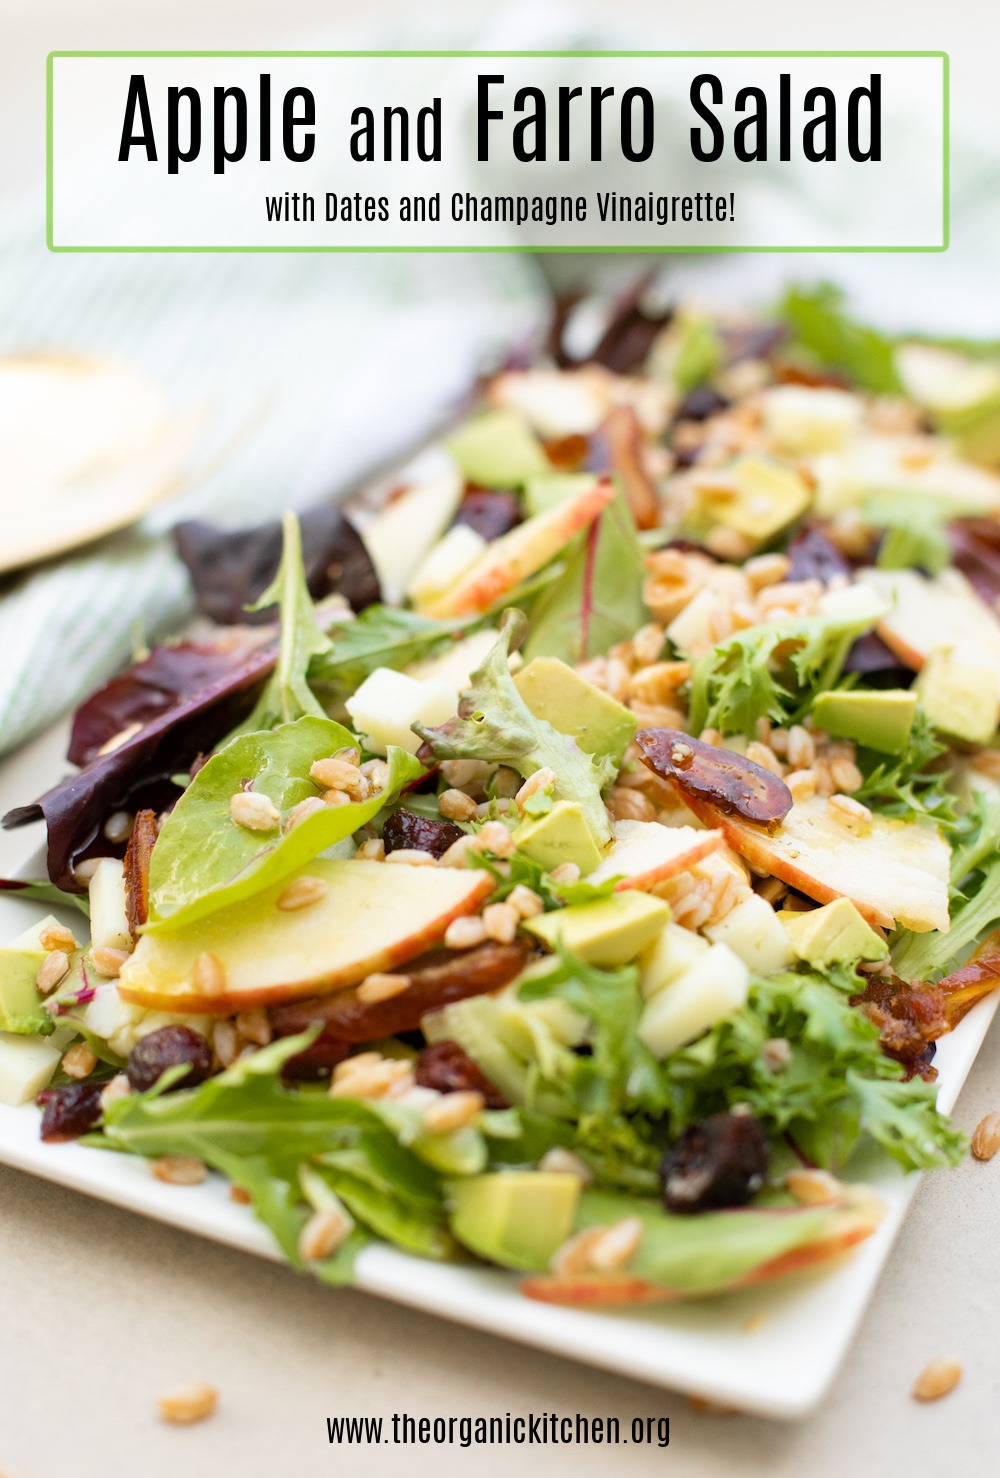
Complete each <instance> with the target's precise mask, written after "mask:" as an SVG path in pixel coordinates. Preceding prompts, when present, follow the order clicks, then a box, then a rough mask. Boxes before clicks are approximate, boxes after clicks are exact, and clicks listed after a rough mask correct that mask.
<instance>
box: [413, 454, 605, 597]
mask: <svg viewBox="0 0 1000 1478" xmlns="http://www.w3.org/2000/svg"><path fill="white" fill-rule="evenodd" d="M614 495H615V487H614V484H613V483H611V482H607V481H605V482H599V483H596V484H595V485H594V486H593V487H591V488H585V489H584V490H583V491H582V492H580V493H578V494H577V495H576V496H575V497H571V498H568V499H567V500H566V502H565V503H563V504H561V505H560V507H559V509H558V510H557V512H558V514H559V515H560V516H559V517H555V516H553V515H550V514H541V515H538V517H539V518H540V519H542V520H545V521H546V522H545V525H544V535H543V538H542V539H541V540H540V541H539V555H540V557H535V556H532V557H531V558H530V559H529V560H527V561H526V562H525V561H524V560H523V558H522V559H519V558H518V551H523V549H525V548H531V547H532V545H531V542H530V534H531V531H532V529H533V527H534V529H535V530H537V524H534V521H533V520H532V519H529V520H528V521H527V523H522V524H519V525H518V526H517V528H516V529H513V530H512V531H511V533H510V534H505V535H504V539H503V540H502V541H498V542H497V544H495V545H491V546H490V547H489V548H487V549H486V551H485V552H484V554H483V556H482V558H481V559H480V560H479V561H478V562H477V563H476V564H475V565H474V566H473V568H472V569H471V570H470V571H469V572H468V573H467V574H466V575H464V576H463V577H462V579H461V580H459V581H458V584H457V585H455V586H454V588H453V589H451V590H450V591H448V592H447V593H446V594H444V595H442V596H440V597H438V599H437V600H434V601H431V602H428V603H427V604H426V605H425V606H422V607H421V608H420V609H421V611H422V613H423V614H425V615H428V616H432V617H434V618H435V619H436V620H441V621H443V620H449V619H450V618H451V617H453V616H454V617H458V616H473V615H475V614H476V613H477V612H479V611H488V610H489V609H490V608H491V607H492V606H494V605H496V603H497V602H498V601H499V600H502V599H503V597H504V596H505V595H507V594H508V592H509V591H511V590H513V589H514V587H515V586H516V585H519V584H520V583H521V581H522V580H524V579H526V578H527V576H528V575H532V574H534V572H535V571H536V570H539V569H541V567H542V565H545V564H548V562H549V560H550V559H553V558H554V557H555V556H556V555H557V554H558V553H559V551H560V550H561V549H562V548H563V547H564V546H565V545H566V544H568V543H569V541H570V539H572V538H573V537H574V535H576V534H578V533H580V532H581V530H583V529H585V528H587V527H588V525H589V524H592V523H593V521H594V519H595V518H597V516H598V515H599V514H600V513H602V512H603V511H604V509H605V508H606V507H607V505H608V504H609V503H610V502H611V499H612V498H613V497H614ZM508 540H509V541H510V542H509V543H507V542H506V541H508Z"/></svg>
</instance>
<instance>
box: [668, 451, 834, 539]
mask: <svg viewBox="0 0 1000 1478" xmlns="http://www.w3.org/2000/svg"><path fill="white" fill-rule="evenodd" d="M696 491H697V503H696V504H695V507H694V510H693V512H692V515H691V519H690V520H689V522H688V528H689V531H690V532H692V533H693V534H695V536H696V537H704V535H705V534H707V533H708V532H710V531H711V530H712V529H714V528H718V527H720V526H722V527H724V528H727V529H732V530H733V531H734V532H735V533H737V534H742V535H743V536H744V537H745V538H746V539H748V540H749V541H750V543H751V544H752V545H753V547H754V548H759V547H760V546H761V545H763V544H769V543H770V542H771V540H772V539H773V538H774V536H775V535H776V534H778V533H780V532H781V530H782V529H784V528H787V526H788V525H789V524H790V523H794V521H795V519H797V518H798V517H800V515H801V514H803V513H804V512H805V511H806V509H807V508H808V507H809V504H810V503H811V502H812V493H811V492H810V491H809V488H808V487H807V485H806V483H805V481H804V479H803V478H802V477H800V476H799V474H798V473H797V472H796V471H794V470H793V469H792V468H791V467H786V466H784V465H782V463H780V462H770V461H765V460H764V458H762V457H740V458H738V460H737V461H735V462H732V463H730V465H729V466H728V467H725V468H723V469H722V470H721V472H720V474H719V476H718V478H717V479H716V481H715V482H712V481H710V480H709V479H707V478H706V481H705V483H704V485H703V486H698V488H697V490H696Z"/></svg>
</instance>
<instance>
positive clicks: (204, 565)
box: [174, 506, 381, 625]
mask: <svg viewBox="0 0 1000 1478" xmlns="http://www.w3.org/2000/svg"><path fill="white" fill-rule="evenodd" d="M300 525H301V529H302V557H303V563H304V565H305V571H306V583H307V584H308V586H309V594H310V595H311V596H312V598H313V600H322V599H323V597H324V596H327V595H334V594H336V595H342V596H343V597H344V599H345V600H346V601H347V603H348V605H349V606H350V607H351V609H352V610H354V611H363V610H364V608H365V607H366V606H370V605H373V604H375V602H376V601H378V600H380V599H381V591H380V590H379V583H378V576H377V574H376V573H375V566H374V565H373V564H372V562H371V559H370V557H369V555H368V551H367V550H366V548H365V546H364V543H363V542H362V539H361V535H360V534H359V533H358V532H357V530H356V529H355V528H354V526H353V525H352V524H351V523H349V522H348V520H347V519H346V518H345V517H344V515H343V514H342V513H341V511H340V509H339V508H333V507H329V506H322V507H319V508H311V509H309V511H308V512H307V513H303V514H302V516H301V518H300ZM174 542H175V544H176V547H177V553H178V554H179V555H180V557H181V559H182V560H183V561H184V563H185V564H186V565H187V567H188V571H189V573H190V575H191V583H192V585H193V586H194V597H195V603H196V604H197V607H198V609H199V611H201V613H202V614H203V615H205V616H208V617H210V618H211V619H212V620H213V621H218V622H220V623H221V624H222V625H234V624H238V623H246V622H248V621H250V622H253V623H254V624H261V623H265V622H268V621H273V620H274V619H275V614H276V612H275V608H274V607H273V606H272V607H269V608H268V609H266V610H263V611H254V612H252V613H248V612H247V610H246V607H247V606H249V605H251V604H252V603H253V602H254V601H255V600H256V599H257V598H258V596H260V595H261V594H262V593H263V592H264V591H265V590H266V589H267V587H268V585H270V583H271V581H272V580H273V579H274V576H275V574H276V573H277V569H278V562H279V560H280V558H281V524H280V523H279V522H277V520H275V521H274V522H272V523H264V524H259V525H258V526H257V527H256V528H251V529H237V530H235V531H234V530H231V529H218V528H216V527H215V526H214V525H213V524H209V523H202V522H201V521H200V520H198V519H190V520H188V521H187V522H185V523H179V524H178V525H177V527H176V528H175V529H174Z"/></svg>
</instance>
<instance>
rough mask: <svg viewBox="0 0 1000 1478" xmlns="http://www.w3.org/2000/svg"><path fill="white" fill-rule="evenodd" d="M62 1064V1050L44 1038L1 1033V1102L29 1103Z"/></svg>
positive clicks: (14, 1106)
mask: <svg viewBox="0 0 1000 1478" xmlns="http://www.w3.org/2000/svg"><path fill="white" fill-rule="evenodd" d="M58 1065H59V1051H58V1049H57V1048H55V1047H53V1046H51V1045H50V1043H49V1041H48V1040H47V1039H46V1038H45V1037H22V1036H19V1035H17V1033H15V1032H0V1103H7V1104H10V1106H11V1108H16V1107H17V1106H18V1104H21V1103H29V1102H30V1101H31V1099H33V1098H34V1097H35V1094H36V1093H41V1091H42V1089H43V1088H44V1087H46V1086H47V1084H48V1083H49V1081H50V1080H51V1078H52V1074H53V1073H54V1072H55V1070H56V1068H57V1067H58Z"/></svg>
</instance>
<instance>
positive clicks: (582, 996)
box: [0, 288, 1000, 1304]
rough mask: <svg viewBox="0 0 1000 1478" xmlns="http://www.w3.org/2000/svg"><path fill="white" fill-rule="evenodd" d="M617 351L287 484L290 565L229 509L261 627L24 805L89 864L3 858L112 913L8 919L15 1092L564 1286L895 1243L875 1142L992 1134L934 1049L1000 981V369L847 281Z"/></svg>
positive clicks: (544, 375) (542, 373)
mask: <svg viewBox="0 0 1000 1478" xmlns="http://www.w3.org/2000/svg"><path fill="white" fill-rule="evenodd" d="M637 325H638V327H639V328H640V329H641V332H636V328H637ZM629 343H635V344H636V345H639V346H640V347H639V348H638V349H637V350H636V354H637V355H638V356H639V357H638V358H635V359H631V360H630V359H629V357H628V354H627V353H626V351H625V349H623V345H626V346H627V345H628V344H629ZM601 344H602V345H603V346H604V349H603V350H602V351H600V352H599V353H598V354H597V357H594V358H592V359H590V360H587V361H586V362H576V363H570V362H567V359H566V355H565V352H564V349H563V346H562V343H559V344H554V345H553V346H551V354H550V357H549V358H547V359H542V360H540V361H539V363H538V364H536V365H535V366H534V367H532V368H530V369H526V370H509V371H504V372H502V373H500V374H498V375H496V376H494V377H493V379H492V380H491V381H490V382H489V383H488V385H487V386H486V388H485V392H484V396H483V402H482V404H481V405H480V406H479V407H478V408H477V410H476V412H475V413H474V415H473V416H471V417H470V418H469V419H468V421H466V422H465V423H463V425H461V426H460V427H458V428H457V429H456V431H455V432H454V433H453V435H451V436H450V437H449V438H448V439H447V441H446V442H445V443H444V444H443V445H442V446H441V447H440V448H439V449H438V457H437V462H436V463H435V464H434V465H433V467H432V468H431V472H430V474H428V475H419V476H418V475H416V474H415V475H414V476H413V477H412V478H408V477H407V476H406V475H404V476H403V478H402V480H401V483H400V485H399V486H397V487H396V488H394V489H393V491H392V494H391V496H390V497H388V498H385V497H383V498H382V499H381V500H377V501H374V502H373V501H372V500H371V499H367V498H365V499H359V500H358V501H357V502H356V504H355V505H353V506H352V507H350V508H348V510H347V517H346V518H345V517H344V516H342V515H341V514H340V513H336V514H335V515H331V517H329V518H324V519H319V520H317V519H315V518H314V519H312V521H311V522H310V519H309V518H307V519H305V520H303V523H302V526H301V527H300V523H299V520H298V519H297V518H296V517H295V516H294V515H291V514H289V515H287V516H286V518H285V520H284V525H283V537H282V549H281V556H280V561H278V562H277V563H276V562H275V560H273V559H272V560H271V564H270V568H268V567H267V565H268V561H267V558H265V557H264V555H265V553H266V551H267V550H268V549H271V548H273V545H274V541H275V533H274V530H273V529H265V530H260V531H250V532H249V533H247V532H243V533H241V534H240V535H239V536H227V535H225V534H221V533H219V532H218V531H214V530H205V528H204V526H201V525H197V526H195V525H191V526H186V528H185V531H184V532H183V534H182V536H181V537H180V538H179V548H180V549H181V552H182V553H183V555H184V557H185V559H187V560H188V562H189V564H190V565H191V568H192V573H193V576H194V583H195V591H196V596H197V599H198V601H199V603H200V604H201V605H202V607H203V609H204V610H206V611H214V612H216V613H217V612H218V611H220V610H226V611H231V610H236V611H239V612H243V613H244V615H245V619H242V620H241V621H240V622H238V623H237V625H235V626H225V627H221V626H220V627H217V628H216V629H215V630H213V631H211V632H210V634H209V635H208V636H207V637H204V638H201V639H198V640H189V641H176V642H167V643H165V644H163V645H161V646H160V647H158V648H156V649H155V650H154V651H153V652H152V653H148V654H146V655H144V656H143V657H141V658H140V659H139V660H137V662H136V663H135V664H134V665H133V666H132V667H131V668H130V669H129V670H128V671H127V672H126V673H124V674H121V675H119V676H118V677H116V678H114V679H112V680H111V682H109V683H108V684H107V685H106V686H105V687H104V688H102V689H101V690H100V691H99V692H98V693H96V694H95V695H94V696H93V697H92V698H91V699H89V700H88V701H87V702H86V703H85V704H84V705H83V706H82V708H81V709H80V711H79V712H78V714H77V715H76V718H75V721H74V729H73V740H72V745H71V748H70V758H71V759H72V760H73V761H74V763H75V764H76V765H77V766H78V768H77V770H76V772H75V773H74V774H73V775H71V776H70V777H69V778H68V779H67V780H65V781H62V782H60V784H59V785H57V786H55V787H54V788H53V789H52V790H51V791H49V792H48V793H47V794H46V795H45V796H43V797H41V798H40V799H39V801H38V802H37V803H35V804H34V805H33V806H26V807H23V808H21V809H20V810H19V811H17V812H14V813H11V815H10V816H9V817H7V818H6V820H5V824H8V825H11V824H13V825H16V824H19V823H20V822H23V821H27V820H32V819H37V818H39V817H44V819H45V821H46V823H47V826H48V836H49V874H50V878H49V880H48V881H45V882H11V883H7V884H5V885H4V886H5V887H7V888H10V889H11V890H13V891H14V892H16V891H21V892H23V894H24V895H25V896H26V897H29V898H32V899H34V900H36V901H38V902H42V903H45V904H49V905H52V906H58V905H60V904H63V905H64V904H68V903H77V904H79V905H80V908H81V909H82V910H83V912H84V914H89V925H90V932H89V937H87V938H84V937H83V935H84V932H85V927H84V922H83V919H82V918H81V917H80V916H79V915H77V916H72V917H73V922H72V924H67V923H63V922H60V921H59V918H57V917H56V916H55V915H47V916H46V918H45V919H43V921H42V922H41V923H40V924H37V925H35V926H34V927H33V928H31V929H28V930H26V931H25V933H24V934H23V935H22V936H20V937H19V938H18V939H16V940H15V941H14V942H13V943H11V944H9V945H8V946H6V947H5V948H3V949H0V1100H2V1101H4V1102H7V1103H13V1104H18V1103H26V1102H28V1101H30V1100H34V1099H37V1100H38V1102H39V1103H40V1104H41V1106H42V1110H43V1112H42V1128H41V1132H42V1137H43V1138H44V1139H46V1140H47V1141H57V1140H66V1139H76V1138H82V1140H83V1143H84V1144H86V1145H93V1146H97V1147H102V1148H104V1149H112V1150H118V1151H122V1152H125V1153H129V1154H134V1155H139V1156H142V1157H144V1158H146V1159H147V1160H149V1161H150V1165H151V1171H152V1173H153V1174H155V1175H157V1176H158V1177H159V1178H160V1179H161V1180H163V1181H165V1182H168V1183H170V1182H172V1183H175V1184H178V1185H183V1184H188V1185H190V1184H194V1183H196V1182H197V1181H198V1180H200V1179H203V1178H204V1176H205V1175H206V1174H208V1173H209V1172H211V1173H214V1174H217V1175H220V1176H223V1177H225V1178H226V1179H227V1180H228V1181H229V1182H230V1183H231V1185H232V1187H233V1194H234V1196H235V1198H236V1199H238V1200H241V1201H247V1202H249V1203H250V1205H251V1206H252V1209H253V1212H254V1213H255V1214H256V1215H257V1216H258V1217H259V1218H260V1219H261V1221H262V1222H263V1223H264V1224H265V1225H266V1226H267V1227H268V1228H269V1229H270V1231H271V1232H272V1233H273V1235H274V1237H275V1239H276V1241H277V1242H278V1244H279V1245H280V1247H281V1249H282V1251H283V1252H284V1253H285V1255H286V1256H287V1257H288V1259H289V1260H290V1261H291V1262H292V1263H294V1264H295V1265H296V1266H299V1267H303V1268H309V1269H311V1270H312V1271H313V1272H315V1273H316V1274H317V1275H318V1276H319V1277H321V1278H323V1279H326V1280H328V1281H343V1280H348V1279H350V1278H351V1276H352V1269H353V1266H354V1261H355V1258H356V1256H357V1254H358V1252H359V1251H360V1250H361V1249H362V1248H364V1247H365V1246H366V1245H367V1244H369V1243H370V1242H371V1241H372V1240H382V1241H385V1242H389V1243H391V1244H393V1245H395V1246H397V1247H399V1248H401V1249H403V1250H404V1251H406V1252H409V1253H412V1254H415V1255H418V1256H421V1257H427V1258H435V1259H458V1260H470V1259H481V1260H483V1261H486V1262H489V1263H493V1264H497V1265H500V1266H501V1267H506V1268H509V1269H512V1270H514V1271H516V1272H517V1273H518V1274H519V1275H521V1280H522V1281H521V1286H522V1289H523V1291H524V1292H525V1293H527V1294H528V1295H529V1296H531V1297H535V1298H539V1299H543V1300H553V1301H562V1302H572V1303H582V1304H589V1303H607V1302H615V1301H618V1302H622V1301H624V1302H631V1301H641V1300H647V1299H655V1298H685V1297H695V1296H703V1295H706V1294H710V1293H719V1292H723V1291H725V1290H727V1289H731V1288H736V1287H741V1286H744V1285H746V1284H748V1283H752V1282H757V1281H761V1280H764V1279H769V1278H773V1277H778V1276H780V1275H782V1274H784V1273H787V1272H791V1271H794V1270H797V1269H799V1268H802V1267H805V1266H807V1265H809V1264H811V1263H814V1262H821V1261H824V1260H827V1259H830V1258H832V1257H833V1256H834V1255H835V1254H837V1253H840V1252H842V1251H843V1250H844V1249H846V1248H848V1247H850V1246H851V1245H853V1244H854V1243H856V1242H857V1241H859V1240H861V1239H863V1238H864V1237H866V1236H868V1235H869V1234H870V1233H871V1232H872V1231H873V1230H874V1229H875V1227H876V1226H877V1224H878V1221H879V1217H880V1214H881V1208H880V1206H879V1204H878V1202H877V1199H876V1198H875V1197H874V1196H873V1195H872V1193H871V1192H870V1191H868V1190H867V1189H866V1188H865V1187H864V1186H862V1185H859V1184H858V1183H857V1166H858V1165H859V1164H860V1163H861V1159H860V1156H861V1153H862V1151H863V1152H864V1154H865V1155H866V1156H867V1161H866V1163H870V1160H871V1155H872V1153H873V1152H874V1153H878V1154H882V1155H884V1156H887V1157H890V1158H891V1159H892V1160H894V1161H895V1162H897V1164H898V1165H899V1166H901V1167H902V1169H903V1170H905V1171H911V1170H917V1169H927V1168H933V1167H938V1166H947V1165H951V1164H954V1163H955V1161H956V1160H957V1159H958V1158H959V1156H960V1155H961V1154H962V1153H963V1149H964V1142H963V1139H962V1136H961V1135H960V1134H959V1132H958V1131H957V1130H956V1129H955V1128H954V1127H953V1125H952V1124H951V1123H950V1122H949V1121H948V1119H947V1118H946V1117H944V1116H943V1115H942V1114H941V1113H939V1111H938V1109H937V1107H936V1103H935V1099H936V1081H935V1079H936V1071H935V1066H934V1053H935V1044H936V1042H937V1041H938V1040H939V1039H940V1038H941V1037H942V1036H943V1035H944V1034H945V1033H947V1032H949V1031H951V1030H952V1029H953V1028H954V1027H955V1026H957V1025H958V1024H959V1022H960V1021H961V1020H962V1018H963V1017H964V1016H965V1014H966V1013H967V1012H968V1011H969V1010H970V1009H972V1007H973V1006H974V1005H975V1004H976V1003H977V1002H978V1001H979V1000H981V999H982V998H983V997H984V996H985V995H987V994H988V993H989V992H990V991H991V990H992V989H993V988H994V986H995V985H996V984H997V983H998V981H1000V748H998V746H997V720H998V712H1000V620H998V618H997V615H996V610H995V606H996V601H997V598H998V596H1000V474H998V472H997V471H996V470H995V469H996V467H997V465H998V464H1000V367H998V366H997V365H996V364H995V363H994V362H993V360H991V359H990V358H989V357H988V356H985V357H982V356H980V357H977V356H976V355H974V354H973V353H971V352H970V351H969V350H968V349H965V348H963V347H961V346H958V347H955V346H942V345H935V344H928V343H926V342H919V341H916V340H906V341H891V340H889V339H887V338H885V337H883V336H881V335H879V334H878V333H876V332H875V331H874V330H871V329H868V328H865V327H863V326H861V325H858V324H856V323H854V322H853V321H852V320H850V319H849V318H848V317H847V316H846V314H845V313H844V311H843V307H842V304H841V303H840V301H839V299H838V298H837V296H836V294H834V293H833V291H832V290H831V289H827V288H824V289H819V290H815V291H805V290H796V291H794V292H791V293H789V295H788V296H787V298H786V300H785V302H784V303H783V304H782V305H781V307H780V309H779V310H778V312H777V313H776V314H775V315H774V316H773V317H772V319H771V320H769V321H767V322H757V321H750V320H740V321H736V320H733V319H727V318H725V317H722V316H720V317H719V318H711V317H709V316H707V315H706V314H705V313H703V312H698V313H695V312H691V311H687V310H683V309H681V310H677V311H675V312H673V313H670V314H666V315H661V317H660V318H659V319H657V320H652V319H650V318H648V317H644V315H643V314H642V312H641V309H640V308H638V307H636V306H635V304H629V305H628V306H627V307H626V308H625V309H623V310H622V313H621V315H620V316H619V318H618V320H616V321H615V322H614V323H613V324H611V325H610V326H609V327H608V330H607V332H606V333H605V335H604V337H603V338H602V340H601ZM601 353H603V354H604V358H605V360H606V361H609V362H602V361H601V357H600V355H601ZM231 538H238V539H239V540H240V541H242V542H241V543H240V545H239V550H240V557H239V559H235V560H234V559H232V558H227V557H226V556H227V550H228V549H229V544H228V541H229V540H230V539H231ZM258 540H259V543H258V542H255V541H258ZM248 551H249V552H248ZM230 552H231V551H230ZM375 593H378V594H379V595H380V597H381V598H373V595H374V594H375ZM60 917H63V918H68V917H71V915H68V914H65V913H63V914H61V915H60ZM994 930H997V931H998V932H997V933H996V934H994V932H992V931H994Z"/></svg>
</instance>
